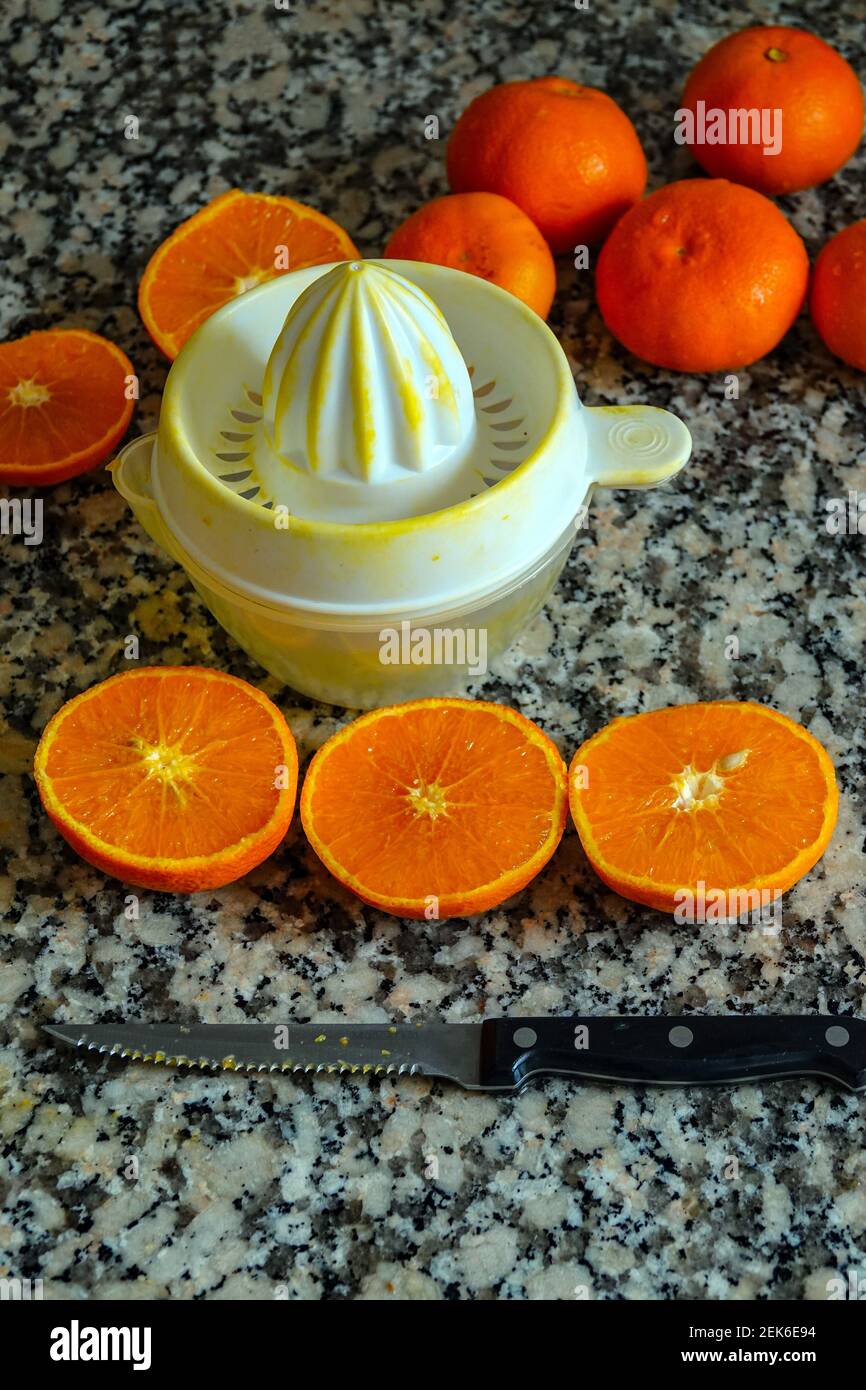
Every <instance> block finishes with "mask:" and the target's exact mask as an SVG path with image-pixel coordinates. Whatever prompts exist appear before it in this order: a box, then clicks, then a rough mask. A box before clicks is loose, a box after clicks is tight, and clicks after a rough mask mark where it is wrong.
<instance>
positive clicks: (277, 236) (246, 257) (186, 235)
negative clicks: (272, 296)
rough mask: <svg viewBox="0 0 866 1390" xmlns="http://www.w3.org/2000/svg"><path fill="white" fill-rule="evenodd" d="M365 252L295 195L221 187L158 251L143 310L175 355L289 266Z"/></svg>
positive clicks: (145, 279)
mask: <svg viewBox="0 0 866 1390" xmlns="http://www.w3.org/2000/svg"><path fill="white" fill-rule="evenodd" d="M357 255H358V250H357V247H356V246H355V244H354V242H353V241H352V240H351V239H350V238H349V236H348V234H347V233H346V232H344V231H343V228H342V227H340V226H338V225H337V223H336V222H332V221H331V219H330V217H325V215H324V213H321V212H316V210H315V208H311V207H307V206H306V204H305V203H296V202H295V200H294V199H293V198H281V197H275V196H271V195H270V194H267V193H241V191H240V190H239V189H237V188H233V189H231V191H230V192H228V193H221V194H220V196H219V197H218V198H214V199H213V200H212V201H211V202H209V203H208V204H207V205H206V206H205V207H203V208H202V209H201V211H200V212H197V213H195V215H194V216H193V217H190V218H189V219H188V220H187V221H186V222H182V223H181V224H180V226H179V227H178V228H176V230H175V231H173V232H172V234H171V236H170V237H168V238H167V239H166V240H165V241H164V242H163V243H162V245H161V246H159V247H158V248H157V249H156V251H155V252H154V253H153V255H152V256H151V258H150V260H149V261H148V263H147V266H146V267H145V271H144V275H143V276H142V277H141V283H140V285H139V287H138V310H139V313H140V314H141V317H142V319H143V320H144V326H145V328H146V329H147V331H148V333H149V334H150V336H151V338H152V339H153V341H154V342H155V343H156V346H157V347H158V348H159V350H160V352H163V353H165V355H166V357H168V358H170V359H171V360H173V359H174V358H175V357H177V354H178V353H179V352H180V349H181V348H182V347H183V345H184V343H185V342H186V340H187V338H189V337H190V336H191V335H192V334H193V333H194V332H195V330H196V329H197V328H198V327H199V325H200V324H202V323H204V321H205V319H207V318H210V316H211V314H212V313H214V311H215V310H217V309H220V308H221V307H222V305H223V304H227V303H228V302H229V300H230V299H234V298H236V296H237V295H239V294H243V293H244V292H245V291H246V290H251V289H254V288H255V286H256V285H261V284H264V282H265V281H266V280H273V279H275V278H276V276H278V275H285V274H286V272H287V271H290V270H303V269H304V267H305V266H309V265H322V264H323V263H324V262H326V261H346V260H350V259H351V258H352V257H353V256H357Z"/></svg>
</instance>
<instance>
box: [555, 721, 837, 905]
mask: <svg viewBox="0 0 866 1390" xmlns="http://www.w3.org/2000/svg"><path fill="white" fill-rule="evenodd" d="M569 800H570V804H571V814H572V817H573V819H574V823H575V825H576V827H577V832H578V834H579V836H580V839H581V843H582V844H583V848H584V850H585V851H586V855H587V858H588V859H589V861H590V863H591V864H592V866H593V868H594V869H595V871H596V873H597V874H598V875H599V877H600V878H602V879H603V880H604V882H605V883H607V884H608V885H609V887H611V888H613V889H615V890H616V892H617V893H621V894H622V896H623V897H625V898H631V899H632V900H633V901H634V902H639V903H646V904H648V905H649V906H650V907H656V908H659V909H660V910H661V911H663V912H675V911H676V910H677V908H678V907H679V906H681V905H682V903H683V895H684V894H692V895H693V897H695V898H698V897H699V896H700V893H701V885H703V892H704V896H705V898H708V896H709V894H710V893H713V894H718V893H724V894H726V895H733V894H734V893H742V894H747V893H748V892H749V891H752V892H760V891H761V890H764V891H766V892H784V891H785V890H786V889H788V888H790V887H792V885H793V884H795V883H796V882H797V880H798V879H799V878H802V876H803V874H805V873H807V872H808V871H809V869H811V868H812V866H813V865H814V864H816V863H817V861H818V860H819V859H820V857H821V855H822V854H823V853H824V850H825V849H826V847H827V845H828V843H829V840H830V836H831V835H832V833H833V827H834V825H835V824H836V815H837V811H838V802H839V793H838V789H837V786H836V774H835V771H834V769H833V764H832V763H831V761H830V758H829V756H828V754H827V752H826V750H825V749H824V748H823V747H822V746H821V744H820V743H819V742H818V740H817V739H815V738H813V737H812V735H811V734H810V733H808V732H807V731H806V729H804V728H802V727H801V725H799V724H796V723H795V722H794V721H793V720H792V719H788V718H786V716H785V715H784V714H779V713H778V712H777V711H776V710H773V709H768V708H767V707H766V706H764V705H758V704H752V703H750V702H743V703H738V702H735V701H728V700H722V701H714V702H708V703H706V704H693V705H678V706H674V707H672V708H670V709H660V710H653V711H652V712H650V713H648V714H636V715H633V716H631V717H630V718H624V719H614V720H613V722H612V723H610V724H608V725H607V726H606V727H605V728H604V729H602V730H601V731H600V732H599V733H597V734H594V735H593V737H592V738H590V739H587V741H586V743H584V744H583V746H582V747H581V748H579V749H578V751H577V753H575V755H574V759H573V761H572V764H571V767H570V769H569ZM732 900H733V899H732Z"/></svg>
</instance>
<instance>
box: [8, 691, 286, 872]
mask: <svg viewBox="0 0 866 1390" xmlns="http://www.w3.org/2000/svg"><path fill="white" fill-rule="evenodd" d="M35 773H36V785H37V787H38V789H39V795H40V797H41V798H42V804H43V806H44V807H45V810H46V811H47V812H48V815H49V816H50V817H51V819H52V821H53V822H54V824H55V826H56V827H57V829H58V830H59V831H60V834H61V835H62V836H63V838H64V839H65V840H66V841H68V843H69V844H70V845H71V846H72V848H73V849H74V850H75V851H76V852H77V853H78V854H80V855H81V857H82V858H83V859H86V860H87V862H88V863H89V864H93V865H94V866H95V867H96V868H97V869H101V870H102V872H103V873H106V874H111V875H113V876H114V877H115V878H120V879H122V880H123V881H124V882H125V883H132V884H136V885H138V886H140V887H142V888H157V889H162V890H164V891H166V892H176V893H195V892H199V891H201V890H203V889H211V888H219V887H221V886H222V885H223V884H225V883H232V882H233V881H234V880H235V879H237V878H240V877H241V875H242V874H245V873H247V872H248V871H249V870H250V869H252V868H255V866H256V865H257V864H260V863H261V862H262V860H263V859H266V858H267V856H268V855H269V854H271V853H272V851H273V850H274V849H276V847H277V845H278V844H279V843H280V841H281V840H282V838H283V836H284V835H285V833H286V830H287V829H288V826H289V822H290V821H291V818H292V812H293V810H294V805H295V792H296V790H297V776H298V755H297V749H296V747H295V741H294V739H293V737H292V734H291V731H290V729H289V727H288V725H287V724H286V721H285V719H284V718H283V716H282V714H281V713H280V711H279V710H278V709H277V707H276V705H274V704H273V703H272V702H271V701H270V700H269V699H268V698H267V696H266V695H263V694H262V692H261V691H260V690H256V688H255V687H254V686H252V685H248V684H247V682H246V681H242V680H238V679H237V678H236V677H235V676H228V675H225V674H223V673H222V672H221V671H211V670H208V669H206V668H204V667H201V666H164V667H156V666H145V667H142V668H141V669H140V670H136V671H128V672H124V673H123V674H122V675H119V676H112V677H111V678H110V679H109V680H106V681H102V682H101V683H100V684H99V685H94V686H92V687H91V689H90V690H85V691H84V692H83V694H81V695H77V696H76V697H75V698H74V699H72V700H70V701H69V702H68V703H67V704H65V705H63V707H62V708H61V709H60V710H58V712H57V714H55V716H54V718H53V719H52V720H50V722H49V723H48V725H47V726H46V728H45V731H44V733H43V735H42V738H41V739H40V741H39V746H38V748H37V750H36V760H35Z"/></svg>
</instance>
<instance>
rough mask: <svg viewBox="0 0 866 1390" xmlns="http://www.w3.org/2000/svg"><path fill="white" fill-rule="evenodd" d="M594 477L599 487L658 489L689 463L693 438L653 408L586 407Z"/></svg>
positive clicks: (671, 417) (680, 424)
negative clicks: (656, 487)
mask: <svg viewBox="0 0 866 1390" xmlns="http://www.w3.org/2000/svg"><path fill="white" fill-rule="evenodd" d="M583 423H584V426H585V428H586V441H587V459H588V465H589V474H590V477H591V478H592V480H593V483H594V485H595V486H596V487H633V488H641V487H655V486H656V485H657V484H658V483H663V482H665V481H666V479H668V478H672V477H673V476H674V474H675V473H679V471H680V469H681V468H682V467H683V466H684V465H685V464H686V463H687V462H688V458H689V454H690V453H691V452H692V437H691V435H690V434H689V432H688V430H687V429H686V427H685V425H684V424H683V422H682V420H680V419H679V417H678V416H676V415H672V414H671V412H670V411H669V410H660V409H659V408H658V407H657V406H654V405H596V406H585V407H584V409H583Z"/></svg>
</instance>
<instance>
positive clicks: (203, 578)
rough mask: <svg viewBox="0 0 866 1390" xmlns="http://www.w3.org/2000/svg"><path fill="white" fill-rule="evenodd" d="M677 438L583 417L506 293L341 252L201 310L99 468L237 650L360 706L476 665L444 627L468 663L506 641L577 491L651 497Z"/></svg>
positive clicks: (563, 365) (459, 678) (540, 330)
mask: <svg viewBox="0 0 866 1390" xmlns="http://www.w3.org/2000/svg"><path fill="white" fill-rule="evenodd" d="M690 448H691V440H690V437H689V433H688V430H687V429H686V427H685V425H684V424H683V423H682V422H681V421H680V420H679V419H678V418H677V417H676V416H674V415H671V414H670V413H668V412H667V411H664V410H659V409H656V408H654V407H651V406H624V407H594V408H587V407H584V406H583V405H582V404H581V402H580V399H579V397H578V394H577V390H576V388H575V385H574V379H573V377H572V374H571V369H570V367H569V364H568V360H567V358H566V356H565V354H564V352H563V351H562V348H561V347H560V345H559V343H558V342H557V340H556V338H555V337H554V335H553V334H552V333H551V331H550V330H549V329H548V327H547V326H546V324H545V323H544V322H543V321H542V320H541V319H540V318H539V317H538V316H537V315H536V314H535V313H534V312H533V310H531V309H529V308H528V307H527V306H526V305H524V304H523V303H522V302H521V301H520V300H518V299H516V298H514V296H512V295H510V294H509V293H507V292H506V291H505V290H502V289H499V288H498V287H497V286H495V285H492V284H489V283H488V282H487V281H484V280H481V279H479V278H478V277H475V276H471V275H467V274H464V273H463V272H462V271H457V270H451V269H449V268H447V267H443V266H436V265H428V264H422V263H419V262H412V261H396V260H395V261H390V260H387V261H386V260H382V261H375V260H355V261H345V262H339V263H337V264H334V265H317V266H311V267H308V268H306V269H303V270H297V271H293V272H289V273H288V274H286V275H282V276H279V277H277V278H276V279H274V280H271V281H269V282H267V283H266V284H264V285H261V286H260V287H259V288H257V289H255V290H251V291H248V292H247V293H246V294H243V295H240V296H239V297H238V298H237V299H234V300H232V301H231V302H230V303H229V304H227V305H225V306H224V307H223V308H222V309H220V310H218V311H217V312H216V313H215V314H214V315H213V316H212V317H211V318H209V319H207V320H206V321H205V323H203V324H202V326H201V327H200V328H199V329H198V330H197V332H196V333H195V334H193V336H192V337H191V338H190V340H189V342H188V343H187V344H186V345H185V346H184V348H183V349H182V350H181V352H180V354H179V356H178V358H177V360H176V361H175V363H174V364H173V366H172V368H171V371H170V372H169V376H168V381H167V383H166V389H165V396H164V400H163V406H162V411H161V414H160V419H159V427H158V430H157V431H156V432H155V434H150V435H145V436H143V437H142V438H141V439H139V440H136V441H134V442H133V443H132V444H131V445H129V446H127V448H126V449H124V450H123V451H122V452H121V454H120V455H119V457H118V458H117V459H116V460H115V461H114V463H113V464H112V470H113V475H114V481H115V484H116V486H117V488H118V489H119V491H120V492H121V493H122V495H123V496H124V497H125V498H126V500H127V501H128V502H129V504H130V506H131V507H132V509H133V511H134V513H135V515H136V517H137V518H138V520H139V521H140V522H141V524H142V525H143V526H144V528H145V530H146V531H147V532H148V533H149V535H150V536H151V537H152V538H153V539H154V540H155V541H157V543H158V544H160V545H161V546H162V547H163V548H164V549H165V550H166V551H168V553H169V554H170V555H171V556H173V558H174V559H175V560H177V562H178V563H179V564H181V565H182V566H183V568H184V569H185V570H186V572H187V574H188V575H189V577H190V579H191V580H192V582H193V584H194V585H195V587H196V589H197V591H198V592H199V594H200V595H201V597H202V598H203V600H204V602H205V603H206V604H207V606H208V607H209V609H210V610H211V612H212V613H213V614H214V616H215V617H216V619H217V621H218V622H219V623H221V625H222V626H223V627H224V628H225V629H226V630H227V631H228V632H229V633H230V634H231V635H232V636H233V637H234V638H235V639H236V640H237V641H238V642H239V644H240V645H241V646H242V647H243V648H244V649H245V650H246V651H247V652H248V653H249V654H250V655H251V656H252V657H254V658H255V659H256V660H257V661H258V662H260V663H261V665H263V666H264V667H265V668H266V669H267V670H268V671H270V672H272V673H273V674H274V675H275V676H277V677H278V678H280V679H281V680H283V681H285V682H286V683H287V684H289V685H291V686H293V687H295V689H297V690H299V691H301V692H303V693H305V694H307V695H310V696H312V697H314V698H317V699H321V700H325V701H328V702H330V703H334V704H341V705H349V706H353V707H370V706H375V705H380V704H383V703H391V702H393V701H396V700H402V699H409V698H413V697H415V696H418V695H424V694H437V693H444V692H445V691H448V690H452V689H454V688H459V686H461V685H463V684H465V682H466V680H467V679H468V678H469V676H470V674H478V672H477V670H474V669H473V666H472V659H471V658H470V657H469V655H468V647H467V643H466V642H465V641H464V642H463V643H462V644H461V642H460V641H459V640H458V639H459V638H460V636H461V634H462V635H463V636H464V637H465V636H466V635H467V634H473V635H474V636H475V638H476V639H477V638H478V636H479V635H480V634H483V637H484V642H483V651H484V655H485V657H486V659H487V660H489V659H491V658H492V657H493V656H495V655H496V654H497V653H499V652H501V651H502V650H503V649H504V648H505V647H507V646H508V644H509V643H510V642H511V641H512V640H513V638H514V637H515V636H516V635H517V633H518V632H519V631H520V630H521V629H522V628H523V627H524V626H525V625H526V623H527V622H528V621H529V620H530V619H531V618H532V617H533V616H534V615H535V613H536V612H537V611H538V609H539V608H540V607H541V605H542V604H543V602H544V600H545V598H546V597H547V595H548V594H549V592H550V590H551V588H552V586H553V584H554V583H555V582H556V578H557V576H558V574H559V572H560V570H561V569H562V566H563V565H564V563H565V560H566V558H567V556H568V553H569V551H570V549H571V545H572V543H573V541H574V538H575V535H576V529H577V527H576V525H575V521H576V519H577V524H578V526H579V524H580V520H581V519H582V518H583V517H584V516H585V508H586V505H587V503H588V500H589V496H590V494H591V493H592V491H593V489H594V488H595V487H597V486H608V487H650V486H654V485H655V484H657V483H660V482H662V481H664V480H665V479H667V478H670V477H671V476H672V475H673V474H675V473H676V472H678V471H679V469H680V468H682V467H683V465H684V464H685V462H686V460H687V458H688V456H689V452H690ZM395 632H397V633H400V634H401V638H402V639H403V640H401V642H400V643H399V652H400V656H399V659H397V660H394V659H393V654H394V651H395V647H394V644H393V643H389V644H387V647H386V646H385V645H383V642H384V637H385V635H386V634H387V635H388V636H390V635H391V634H392V633H395ZM419 633H420V634H422V635H423V634H424V633H427V634H431V633H432V634H436V633H447V634H449V637H450V638H451V641H450V643H448V644H443V643H440V644H439V645H438V646H430V645H427V646H425V644H424V643H423V642H422V643H418V642H417V641H416V637H417V635H418V634H419ZM469 645H471V644H469ZM478 649H479V647H478V643H477V640H476V647H475V650H476V655H477V651H478ZM431 650H432V651H436V652H438V653H439V654H440V656H441V657H442V659H441V660H439V661H438V663H437V662H436V661H433V662H431V661H430V660H429V659H428V656H427V654H428V653H429V652H430V651H431ZM419 653H420V659H419ZM449 658H450V659H449Z"/></svg>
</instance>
